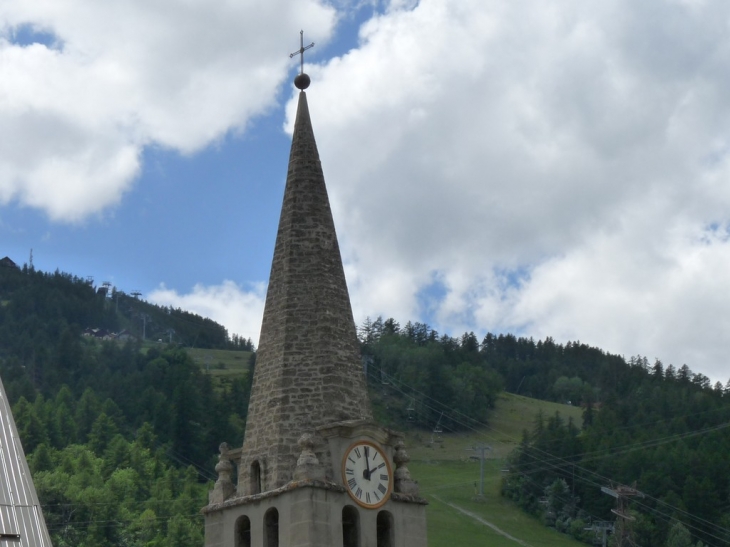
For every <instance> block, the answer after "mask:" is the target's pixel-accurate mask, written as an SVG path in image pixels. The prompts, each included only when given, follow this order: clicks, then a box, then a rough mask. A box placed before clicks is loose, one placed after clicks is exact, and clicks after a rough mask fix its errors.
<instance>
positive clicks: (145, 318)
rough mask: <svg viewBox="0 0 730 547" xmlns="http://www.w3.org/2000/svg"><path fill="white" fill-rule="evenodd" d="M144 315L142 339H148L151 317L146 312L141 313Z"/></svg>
mask: <svg viewBox="0 0 730 547" xmlns="http://www.w3.org/2000/svg"><path fill="white" fill-rule="evenodd" d="M140 315H141V316H142V341H143V342H144V341H145V340H146V339H147V320H148V319H149V318H150V316H149V315H147V314H146V313H143V314H140Z"/></svg>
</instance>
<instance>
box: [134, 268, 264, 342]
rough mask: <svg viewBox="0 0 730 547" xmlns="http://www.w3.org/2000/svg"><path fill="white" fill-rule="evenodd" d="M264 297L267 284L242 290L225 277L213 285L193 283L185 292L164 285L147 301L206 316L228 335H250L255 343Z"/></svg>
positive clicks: (153, 292)
mask: <svg viewBox="0 0 730 547" xmlns="http://www.w3.org/2000/svg"><path fill="white" fill-rule="evenodd" d="M265 297H266V287H265V285H263V284H258V285H255V286H253V287H251V288H250V289H245V288H243V287H240V286H239V285H237V284H236V283H234V282H233V281H228V280H226V281H223V283H221V284H220V285H214V286H203V285H195V286H194V287H193V289H192V290H191V291H190V292H188V293H186V294H180V293H178V291H176V290H174V289H168V288H167V287H166V286H165V285H164V284H163V285H160V287H159V288H157V289H156V290H154V291H152V292H151V293H150V294H149V295H148V297H147V300H149V301H150V302H152V303H154V304H157V305H159V306H170V307H172V308H181V309H183V310H186V311H190V312H193V313H197V314H198V315H200V316H202V317H208V318H210V319H212V320H213V321H216V322H217V323H220V324H221V325H224V326H225V327H226V328H227V329H228V333H229V334H230V335H233V334H238V335H239V336H243V337H244V338H250V339H251V340H253V343H254V344H255V345H257V344H258V340H259V330H260V329H261V317H262V316H263V314H264V300H265Z"/></svg>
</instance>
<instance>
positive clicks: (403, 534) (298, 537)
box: [203, 47, 427, 547]
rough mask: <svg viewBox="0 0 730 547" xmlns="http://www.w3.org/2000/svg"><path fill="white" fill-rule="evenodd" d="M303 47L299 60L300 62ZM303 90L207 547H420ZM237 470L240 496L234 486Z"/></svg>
mask: <svg viewBox="0 0 730 547" xmlns="http://www.w3.org/2000/svg"><path fill="white" fill-rule="evenodd" d="M304 49H305V48H304V47H302V49H301V50H300V52H299V53H303V52H304ZM295 85H296V86H297V87H298V88H299V89H300V93H299V103H298V109H297V116H296V122H295V126H294V134H293V137H292V145H291V152H290V157H289V169H288V173H287V180H286V189H285V193H284V201H283V204H282V209H281V217H280V220H279V228H278V233H277V237H276V245H275V249H274V258H273V262H272V266H271V275H270V278H269V286H268V291H267V295H266V305H265V310H264V317H263V323H262V327H261V336H260V339H259V348H258V354H257V361H256V369H255V373H254V378H253V387H252V391H251V399H250V403H249V408H248V418H247V423H246V435H245V440H244V442H243V447H242V448H240V449H230V448H229V447H228V446H227V445H226V444H225V443H224V444H222V445H221V454H220V457H219V458H220V461H219V463H218V465H217V466H216V471H217V472H218V480H217V482H216V484H215V487H214V489H213V490H212V491H211V492H210V494H209V504H208V505H207V506H206V507H205V508H203V513H204V515H205V546H206V547H294V546H297V547H315V546H317V547H335V546H337V547H424V546H425V545H426V544H427V541H426V512H425V505H426V501H425V500H424V499H423V498H422V497H421V496H420V495H419V493H418V485H417V483H416V482H415V481H413V480H412V479H411V477H410V474H409V471H408V468H407V466H406V464H407V463H408V460H409V458H408V455H407V454H406V451H405V446H404V443H403V435H402V434H400V433H398V432H395V431H391V430H389V429H385V428H382V427H380V426H379V425H378V424H376V423H375V421H374V420H373V416H372V410H371V408H370V402H369V399H368V394H367V381H366V378H365V375H364V373H363V368H362V364H361V360H360V352H359V345H358V341H357V335H356V332H355V323H354V320H353V316H352V309H351V306H350V298H349V294H348V291H347V285H346V282H345V275H344V271H343V267H342V260H341V257H340V250H339V246H338V243H337V235H336V233H335V227H334V222H333V219H332V213H331V211H330V205H329V198H328V196H327V189H326V187H325V181H324V175H323V173H322V167H321V165H320V161H319V155H318V152H317V145H316V143H315V139H314V133H313V131H312V125H311V121H310V117H309V109H308V106H307V95H306V93H305V91H304V90H305V89H306V88H307V87H308V86H309V76H307V75H306V74H304V73H303V72H302V73H301V74H299V76H297V78H296V79H295ZM234 464H235V466H236V468H237V479H238V480H237V484H234V481H233V480H232V475H233V473H234Z"/></svg>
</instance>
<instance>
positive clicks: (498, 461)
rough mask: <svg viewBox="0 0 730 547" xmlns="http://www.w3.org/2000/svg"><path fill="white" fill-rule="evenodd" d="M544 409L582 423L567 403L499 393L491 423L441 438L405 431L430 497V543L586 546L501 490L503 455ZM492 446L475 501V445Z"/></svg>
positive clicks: (444, 546) (417, 475)
mask: <svg viewBox="0 0 730 547" xmlns="http://www.w3.org/2000/svg"><path fill="white" fill-rule="evenodd" d="M540 410H542V412H543V414H544V415H546V416H548V415H552V414H554V413H555V412H556V411H558V412H560V414H561V415H562V416H563V417H565V418H566V419H568V418H569V417H572V418H573V420H574V421H575V422H576V423H577V424H580V423H581V409H580V408H577V407H572V406H568V405H561V404H557V403H550V402H546V401H538V400H535V399H529V398H527V397H521V396H519V395H511V394H509V393H504V394H501V395H500V397H499V400H498V402H497V405H496V409H495V410H494V412H493V413H492V415H491V418H490V426H489V427H488V428H486V429H485V430H483V431H480V432H472V433H470V434H449V433H443V434H442V435H441V440H440V441H438V440H437V437H436V436H434V442H433V443H431V437H432V436H431V433H430V432H411V433H409V434H408V435H407V445H408V452H409V454H410V456H411V462H410V464H409V465H408V468H409V469H410V471H411V475H412V476H413V478H414V479H416V480H417V481H418V482H419V485H420V487H421V494H422V495H423V496H424V497H425V498H426V499H427V500H428V502H429V506H428V508H427V510H426V511H427V514H428V545H429V547H454V546H471V545H488V546H490V547H502V546H505V547H507V546H512V547H516V546H519V545H522V546H523V547H528V546H529V547H543V546H544V547H551V546H554V547H571V546H575V547H577V546H580V545H585V544H583V543H580V542H577V541H575V540H573V539H572V538H570V537H569V536H566V535H563V534H559V533H557V532H555V531H554V530H551V529H549V528H546V527H545V526H543V525H542V524H541V523H540V522H539V521H537V520H536V519H534V518H532V517H530V516H528V515H526V514H524V513H523V512H522V511H520V510H519V509H518V508H517V507H516V506H515V505H514V504H512V503H511V502H510V501H508V500H505V499H503V498H502V497H501V496H500V495H499V489H500V482H501V479H502V470H503V469H504V467H505V465H506V462H505V457H506V456H507V455H508V454H509V453H510V452H511V451H512V450H513V449H514V447H515V446H516V445H517V444H518V443H519V441H520V439H521V437H522V431H523V430H524V429H528V430H529V429H531V428H532V426H533V423H534V419H535V416H536V415H537V413H538V412H539V411H540ZM477 443H484V444H486V445H487V446H489V447H490V448H491V450H490V451H488V452H487V459H486V460H485V462H484V497H483V498H482V499H481V500H480V501H476V499H475V498H476V494H477V493H478V482H479V474H480V470H479V467H480V465H479V461H478V459H475V458H472V456H475V455H476V452H475V451H473V450H468V449H470V448H472V447H473V446H474V445H476V444H477Z"/></svg>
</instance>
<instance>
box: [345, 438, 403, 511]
mask: <svg viewBox="0 0 730 547" xmlns="http://www.w3.org/2000/svg"><path fill="white" fill-rule="evenodd" d="M342 479H343V482H344V484H345V488H347V492H348V493H349V494H350V497H352V499H353V500H355V502H356V503H358V504H359V505H362V506H363V507H367V508H369V509H375V508H377V507H380V506H381V505H383V504H384V503H385V502H386V501H388V498H389V497H390V492H391V491H392V490H393V473H392V470H391V468H390V462H389V461H388V458H387V456H386V455H385V451H384V450H383V449H382V448H380V447H379V446H378V445H376V444H374V443H371V442H368V441H358V442H356V443H353V444H352V445H350V447H349V448H348V449H347V451H346V452H345V457H344V458H343V459H342Z"/></svg>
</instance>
